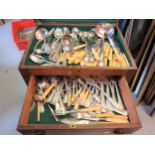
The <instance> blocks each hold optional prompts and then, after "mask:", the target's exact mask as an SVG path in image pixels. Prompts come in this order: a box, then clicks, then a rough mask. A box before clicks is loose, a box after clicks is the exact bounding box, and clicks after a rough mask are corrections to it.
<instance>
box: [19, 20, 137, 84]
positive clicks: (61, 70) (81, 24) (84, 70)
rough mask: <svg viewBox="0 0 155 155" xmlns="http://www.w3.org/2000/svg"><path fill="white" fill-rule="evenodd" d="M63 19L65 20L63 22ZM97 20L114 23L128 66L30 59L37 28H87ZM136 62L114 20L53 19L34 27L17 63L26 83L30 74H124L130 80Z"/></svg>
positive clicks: (93, 25)
mask: <svg viewBox="0 0 155 155" xmlns="http://www.w3.org/2000/svg"><path fill="white" fill-rule="evenodd" d="M64 21H65V22H64ZM99 22H109V23H111V24H113V25H114V27H115V28H116V33H117V36H116V37H117V40H118V42H119V43H120V45H121V48H122V50H123V52H124V53H125V55H126V57H127V59H128V61H129V62H130V67H127V68H119V67H81V66H39V65H36V64H35V63H33V62H32V61H30V58H29V56H30V54H31V53H32V52H33V48H34V46H35V44H36V39H35V32H36V30H37V29H39V28H47V29H48V30H50V29H51V28H55V27H64V26H66V27H69V28H72V27H75V26H76V27H78V28H79V29H80V30H89V29H90V28H93V27H95V26H96V24H98V23H99ZM136 69H137V67H136V64H135V62H134V60H133V58H132V55H131V53H130V51H129V49H128V47H127V44H126V42H125V40H124V37H123V36H122V33H121V32H120V30H119V28H118V25H117V24H116V22H115V21H114V20H91V19H90V20H54V21H51V20H50V21H48V22H41V23H40V24H38V26H37V27H36V29H35V31H34V33H33V35H32V38H31V40H30V42H29V44H28V46H27V48H26V51H25V53H24V55H23V57H22V60H21V63H20V65H19V70H20V72H21V74H22V76H23V78H24V80H25V81H26V83H28V81H29V78H30V76H31V75H70V76H71V75H79V74H83V75H100V74H104V75H105V76H126V77H127V79H128V80H130V79H131V78H132V77H133V75H134V74H135V72H136Z"/></svg>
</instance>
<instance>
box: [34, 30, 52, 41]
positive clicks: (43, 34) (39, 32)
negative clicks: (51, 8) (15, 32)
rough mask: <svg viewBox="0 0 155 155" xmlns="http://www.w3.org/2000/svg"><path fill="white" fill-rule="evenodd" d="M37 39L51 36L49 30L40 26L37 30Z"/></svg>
mask: <svg viewBox="0 0 155 155" xmlns="http://www.w3.org/2000/svg"><path fill="white" fill-rule="evenodd" d="M35 36H36V39H37V40H44V39H45V38H47V37H48V36H49V33H48V30H47V29H45V28H40V29H38V30H37V31H36V34H35Z"/></svg>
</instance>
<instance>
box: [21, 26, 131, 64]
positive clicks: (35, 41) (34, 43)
mask: <svg viewBox="0 0 155 155" xmlns="http://www.w3.org/2000/svg"><path fill="white" fill-rule="evenodd" d="M41 27H42V28H46V29H47V30H51V29H52V28H56V27H60V28H61V27H64V26H53V25H38V26H37V29H39V28H41ZM67 27H68V28H69V29H70V30H71V29H72V28H73V27H74V26H67ZM77 27H78V28H79V29H80V30H83V31H88V30H90V29H91V28H93V27H94V26H77ZM116 39H117V41H118V42H119V44H120V46H121V50H122V51H123V52H124V53H125V55H126V57H127V59H128V61H129V63H130V59H129V56H128V55H127V52H126V49H125V47H124V45H123V42H122V40H121V38H120V36H119V35H118V33H117V32H116ZM36 43H37V40H36V39H35V37H34V38H33V39H32V43H31V45H30V48H29V50H28V55H27V57H26V59H25V62H24V64H25V65H26V66H39V65H38V64H36V63H34V62H32V61H31V60H30V58H29V57H30V54H31V53H32V52H33V48H34V46H35V45H36ZM44 58H45V59H47V60H48V56H46V55H45V56H44Z"/></svg>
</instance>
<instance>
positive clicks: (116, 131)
mask: <svg viewBox="0 0 155 155" xmlns="http://www.w3.org/2000/svg"><path fill="white" fill-rule="evenodd" d="M114 133H115V134H123V130H122V129H116V130H115V131H114Z"/></svg>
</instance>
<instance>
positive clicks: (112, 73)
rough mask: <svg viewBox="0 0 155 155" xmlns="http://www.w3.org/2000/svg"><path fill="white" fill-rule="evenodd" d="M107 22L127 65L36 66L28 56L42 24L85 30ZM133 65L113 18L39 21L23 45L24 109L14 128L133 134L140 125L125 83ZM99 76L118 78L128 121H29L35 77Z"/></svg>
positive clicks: (26, 131) (36, 131)
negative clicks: (26, 43)
mask: <svg viewBox="0 0 155 155" xmlns="http://www.w3.org/2000/svg"><path fill="white" fill-rule="evenodd" d="M100 22H110V23H112V24H113V25H114V27H115V28H116V30H117V39H118V41H119V43H120V45H121V47H122V49H123V51H124V52H125V54H126V56H127V58H128V60H129V62H130V67H128V68H117V67H116V68H114V67H77V66H76V67H71V66H37V65H35V64H33V63H32V62H30V61H29V55H30V54H31V53H32V49H33V47H34V44H35V43H36V39H35V36H34V35H35V32H36V30H37V29H38V28H41V27H45V28H47V29H51V28H53V27H63V26H67V27H70V28H72V27H74V26H76V27H79V28H81V29H84V30H87V29H88V28H90V27H95V25H96V24H97V23H100ZM136 69H137V67H136V65H135V63H134V60H133V58H132V56H131V53H130V51H129V49H128V47H127V44H126V42H125V40H124V38H123V36H122V34H121V32H120V30H119V28H118V25H117V24H116V23H115V22H114V21H113V20H111V21H110V20H108V21H107V20H84V21H83V20H66V21H62V20H54V21H51V20H50V21H46V22H41V23H40V24H39V25H38V26H37V27H36V29H35V31H34V33H33V35H32V38H31V40H30V42H29V44H28V46H27V48H26V51H25V53H24V55H23V57H22V60H21V62H20V65H19V70H20V72H21V74H22V76H23V78H24V80H25V82H26V83H27V84H28V89H27V93H26V96H25V100H24V104H23V109H22V112H21V116H20V120H19V123H18V127H17V130H18V131H19V132H21V133H22V134H111V133H117V134H123V133H132V132H134V131H136V130H137V129H139V128H141V122H140V120H139V117H138V114H137V110H136V107H135V103H134V100H133V97H132V95H131V91H130V88H129V86H128V80H130V78H132V76H133V75H134V74H135V72H136ZM40 75H41V76H47V75H50V76H57V75H59V76H80V75H82V76H98V77H101V78H104V77H106V78H108V77H110V78H116V79H118V86H119V90H120V94H121V97H122V100H123V102H124V106H125V108H126V110H127V111H128V117H129V123H110V124H89V125H88V124H87V125H86V124H83V125H67V124H56V123H47V122H44V123H37V122H35V121H31V117H32V116H31V113H30V109H31V105H32V99H33V95H34V91H35V88H36V84H37V80H38V78H37V76H40Z"/></svg>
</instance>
